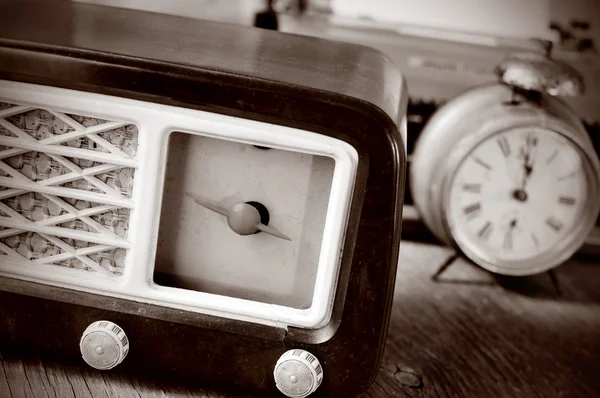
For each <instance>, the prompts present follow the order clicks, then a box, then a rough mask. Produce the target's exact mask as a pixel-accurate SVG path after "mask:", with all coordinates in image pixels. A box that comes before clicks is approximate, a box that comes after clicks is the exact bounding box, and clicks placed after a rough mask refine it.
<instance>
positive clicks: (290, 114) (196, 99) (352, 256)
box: [0, 1, 406, 397]
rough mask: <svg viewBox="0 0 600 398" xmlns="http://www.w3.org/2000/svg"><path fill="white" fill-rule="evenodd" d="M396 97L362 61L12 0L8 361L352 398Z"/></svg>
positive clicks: (378, 254)
mask: <svg viewBox="0 0 600 398" xmlns="http://www.w3.org/2000/svg"><path fill="white" fill-rule="evenodd" d="M405 92H406V90H405V87H404V82H403V78H402V76H401V74H400V73H399V71H398V69H397V68H396V67H395V66H394V65H393V63H392V62H391V61H389V60H388V58H387V57H385V56H383V55H382V54H381V53H379V52H377V51H374V50H371V49H369V48H366V47H362V46H358V45H354V44H345V43H341V42H329V41H326V40H322V39H314V38H308V37H301V36H293V35H287V34H283V33H279V32H270V31H265V30H260V29H253V28H245V27H239V26H234V25H225V24H223V25H222V24H218V23H212V22H202V21H197V20H192V19H185V18H179V17H172V16H164V15H160V14H153V13H146V12H139V11H131V10H123V9H115V8H107V7H101V6H93V5H87V4H77V3H70V2H63V1H59V2H48V1H37V2H32V1H3V2H2V3H1V5H0V146H1V148H0V159H1V160H0V170H1V171H0V174H1V175H0V196H1V197H0V227H1V229H0V291H1V292H0V342H1V343H2V345H3V346H4V348H5V349H18V350H25V349H27V350H33V351H35V352H43V353H46V354H49V355H56V356H59V357H60V358H63V359H65V360H66V359H72V360H77V361H80V362H81V363H82V365H83V364H84V362H83V361H85V362H87V364H89V365H90V366H92V367H93V368H97V369H101V370H108V369H112V368H116V369H115V371H131V372H138V373H143V374H147V373H152V374H157V375H161V376H165V377H169V378H171V379H179V378H181V379H184V380H188V381H192V382H196V383H200V384H204V385H211V386H212V385H214V386H217V387H219V388H229V389H238V390H244V391H248V392H252V393H255V394H257V396H290V397H305V396H309V395H310V396H315V397H317V396H320V397H338V396H339V397H341V396H349V395H355V394H358V393H359V392H360V391H362V390H364V389H365V388H367V386H368V385H369V384H370V383H371V381H372V380H373V378H374V377H375V375H376V373H377V370H378V366H379V361H380V359H381V355H382V350H383V344H384V341H385V336H386V330H387V323H388V319H389V314H390V305H391V302H392V296H393V287H394V280H395V271H396V265H397V261H398V251H399V243H400V226H401V220H402V216H401V214H402V198H403V194H404V192H403V189H404V184H405V147H404V142H403V140H402V138H401V134H400V131H403V129H404V128H403V124H402V120H404V119H405V117H404V115H405V108H406V97H405ZM81 358H83V361H82V360H81Z"/></svg>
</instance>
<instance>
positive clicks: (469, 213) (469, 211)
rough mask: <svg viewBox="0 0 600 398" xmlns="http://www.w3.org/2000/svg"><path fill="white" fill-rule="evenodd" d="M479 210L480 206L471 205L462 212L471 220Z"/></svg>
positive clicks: (478, 204)
mask: <svg viewBox="0 0 600 398" xmlns="http://www.w3.org/2000/svg"><path fill="white" fill-rule="evenodd" d="M480 210H481V204H480V203H473V204H472V205H469V206H467V207H465V208H464V209H463V212H464V213H465V215H466V216H467V217H468V218H469V219H471V218H474V217H475V216H476V215H477V214H478V213H479V211H480Z"/></svg>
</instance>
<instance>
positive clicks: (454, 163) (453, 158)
mask: <svg viewBox="0 0 600 398" xmlns="http://www.w3.org/2000/svg"><path fill="white" fill-rule="evenodd" d="M490 127H491V128H490ZM494 127H498V126H494V125H493V124H492V125H488V126H486V127H484V128H482V129H480V130H479V131H478V132H476V133H474V134H472V135H469V136H466V137H464V138H463V139H462V140H461V141H460V142H459V143H457V145H456V146H455V148H454V151H453V152H452V154H451V155H450V157H449V159H448V163H447V165H446V172H445V174H444V177H443V179H442V188H441V192H442V206H443V209H442V213H443V227H444V228H445V230H446V233H447V234H448V236H451V237H452V239H453V241H454V244H455V245H456V246H457V247H458V249H459V250H460V251H462V252H463V253H464V254H465V255H466V256H467V257H468V258H469V259H471V260H472V261H474V262H475V263H477V264H478V265H480V266H481V267H483V268H485V269H487V270H489V271H491V272H494V273H499V274H504V275H512V276H524V275H532V274H537V273H541V272H544V271H547V270H549V269H551V268H554V267H556V266H557V265H559V264H561V263H563V262H564V261H566V260H567V259H569V258H570V257H571V256H572V255H573V254H574V253H575V252H576V251H577V250H578V249H579V248H580V247H581V245H582V244H583V243H584V242H585V239H586V238H587V237H588V235H589V234H590V232H591V231H592V229H593V227H594V226H595V224H596V219H597V217H598V212H599V211H600V181H599V173H600V167H599V164H598V159H597V156H596V154H595V151H594V149H593V147H591V145H589V143H588V142H584V141H582V140H581V138H580V137H579V136H578V135H577V134H574V133H573V132H572V131H571V130H570V129H569V128H566V127H565V126H563V125H561V124H560V123H552V122H549V123H548V124H547V125H546V126H544V127H542V126H539V125H529V124H524V125H520V126H511V127H505V126H503V128H494ZM519 130H527V131H531V130H536V131H538V132H542V133H549V134H554V135H555V136H556V137H558V138H559V139H561V140H563V141H564V143H565V144H568V145H571V146H572V147H573V148H574V149H575V150H576V151H577V152H578V154H579V155H580V156H581V158H582V164H583V168H584V172H585V177H586V181H587V184H588V204H587V205H586V206H584V208H583V209H582V211H581V214H580V222H578V223H576V224H575V226H574V227H573V228H572V229H571V231H570V232H569V233H568V236H569V238H568V239H564V240H562V241H561V244H560V245H556V246H553V247H552V249H551V250H549V251H547V252H545V253H542V254H540V255H537V256H535V257H533V258H528V259H526V260H518V261H509V260H504V259H500V258H497V257H496V256H494V255H492V254H489V253H486V252H485V250H483V249H481V248H480V247H479V245H478V244H477V243H476V242H474V241H473V239H472V237H470V236H469V234H468V233H467V232H466V231H463V230H462V229H461V228H460V227H459V226H457V225H456V224H453V223H452V220H451V218H450V217H449V216H448V214H449V210H450V209H449V206H450V192H451V188H452V184H453V182H454V179H455V177H456V174H457V172H458V170H459V168H460V165H461V164H462V162H464V161H465V160H466V159H467V158H468V157H469V155H470V154H471V153H472V151H473V150H475V149H476V148H477V147H478V146H479V145H481V144H482V143H483V142H484V141H487V140H489V139H493V138H494V137H495V136H496V135H498V134H502V133H505V132H508V131H519Z"/></svg>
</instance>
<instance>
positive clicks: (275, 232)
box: [256, 224, 291, 241]
mask: <svg viewBox="0 0 600 398" xmlns="http://www.w3.org/2000/svg"><path fill="white" fill-rule="evenodd" d="M256 228H257V229H258V230H259V231H262V232H264V233H266V234H269V235H271V236H274V237H276V238H281V239H284V240H289V241H291V239H290V238H289V237H288V236H286V235H284V234H283V233H281V232H279V231H278V230H276V229H275V228H273V227H269V226H268V225H265V224H257V225H256Z"/></svg>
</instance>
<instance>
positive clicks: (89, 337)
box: [79, 321, 129, 370]
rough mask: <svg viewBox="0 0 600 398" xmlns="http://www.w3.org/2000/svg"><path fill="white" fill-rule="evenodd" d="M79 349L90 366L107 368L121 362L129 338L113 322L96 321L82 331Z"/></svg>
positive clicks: (127, 350) (127, 348) (126, 351)
mask: <svg viewBox="0 0 600 398" xmlns="http://www.w3.org/2000/svg"><path fill="white" fill-rule="evenodd" d="M79 349H80V350H81V356H82V357H83V360H84V361H85V362H86V363H87V364H88V365H90V366H91V367H92V368H95V369H99V370H108V369H112V368H114V367H115V366H117V365H119V364H120V363H121V362H123V360H124V359H125V357H126V356H127V353H128V352H129V339H128V338H127V335H126V334H125V332H124V331H123V329H122V328H120V327H119V326H118V325H116V324H114V323H113V322H109V321H97V322H94V323H92V324H91V325H90V326H88V327H87V329H85V331H84V332H83V335H82V336H81V341H80V342H79Z"/></svg>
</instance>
